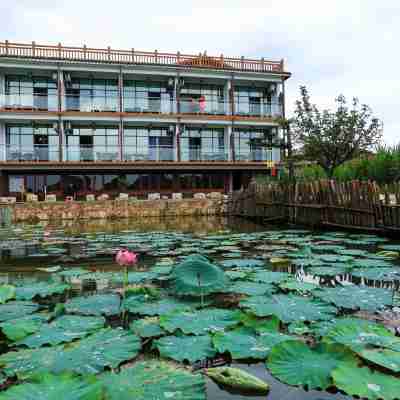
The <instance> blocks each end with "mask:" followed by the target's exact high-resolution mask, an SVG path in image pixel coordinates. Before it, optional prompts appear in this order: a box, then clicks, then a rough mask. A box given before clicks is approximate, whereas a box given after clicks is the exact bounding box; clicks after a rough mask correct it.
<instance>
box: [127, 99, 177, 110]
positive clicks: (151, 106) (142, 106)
mask: <svg viewBox="0 0 400 400" xmlns="http://www.w3.org/2000/svg"><path fill="white" fill-rule="evenodd" d="M123 103H124V111H125V112H127V113H129V112H132V113H158V114H171V113H175V112H176V102H175V101H174V100H172V99H170V98H169V95H168V96H165V97H147V96H144V97H124V100H123Z"/></svg>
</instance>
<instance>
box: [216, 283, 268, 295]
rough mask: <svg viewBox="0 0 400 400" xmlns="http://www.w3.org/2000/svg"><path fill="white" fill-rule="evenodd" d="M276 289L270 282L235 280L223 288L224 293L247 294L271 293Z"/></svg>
mask: <svg viewBox="0 0 400 400" xmlns="http://www.w3.org/2000/svg"><path fill="white" fill-rule="evenodd" d="M275 291H276V289H275V287H274V286H272V285H271V284H270V283H256V282H235V283H233V284H232V285H231V286H229V287H228V288H226V289H224V290H223V292H224V293H239V294H247V295H249V296H261V295H263V294H272V293H273V292H275Z"/></svg>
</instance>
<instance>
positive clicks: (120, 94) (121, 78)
mask: <svg viewBox="0 0 400 400" xmlns="http://www.w3.org/2000/svg"><path fill="white" fill-rule="evenodd" d="M118 98H119V105H118V111H119V112H124V76H123V74H122V69H120V70H119V74H118Z"/></svg>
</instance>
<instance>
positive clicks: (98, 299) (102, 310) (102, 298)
mask: <svg viewBox="0 0 400 400" xmlns="http://www.w3.org/2000/svg"><path fill="white" fill-rule="evenodd" d="M120 303H121V300H120V297H119V296H118V295H115V294H96V295H93V296H88V297H83V296H82V297H75V298H73V299H71V300H68V301H67V302H66V303H65V309H66V311H67V312H68V313H71V314H81V315H117V314H119V312H120Z"/></svg>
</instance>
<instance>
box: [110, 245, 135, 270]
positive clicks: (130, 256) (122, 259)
mask: <svg viewBox="0 0 400 400" xmlns="http://www.w3.org/2000/svg"><path fill="white" fill-rule="evenodd" d="M115 261H117V263H118V264H119V265H121V266H125V267H128V266H129V265H133V264H136V263H137V261H138V260H137V254H136V253H133V252H131V251H129V250H126V249H121V250H119V251H118V253H117V256H116V257H115Z"/></svg>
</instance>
